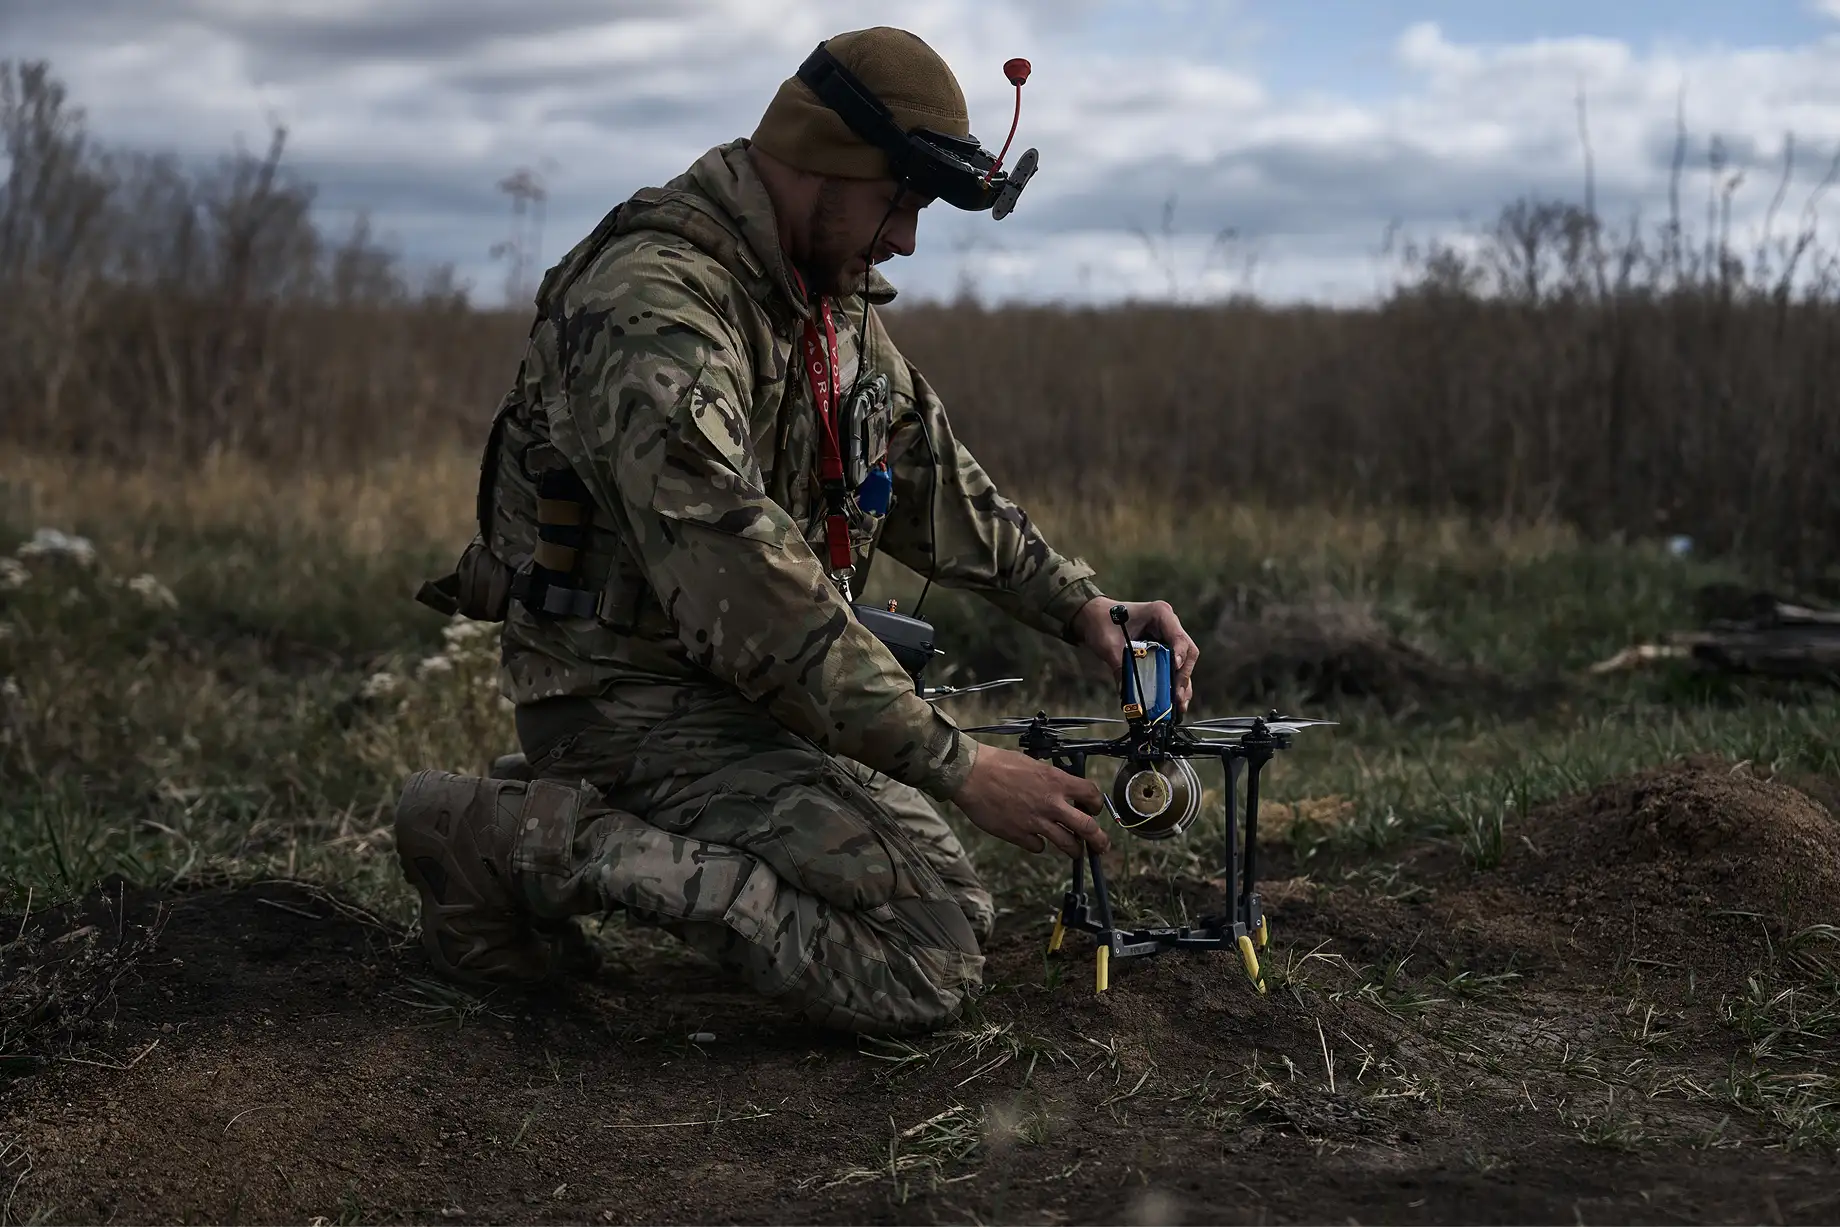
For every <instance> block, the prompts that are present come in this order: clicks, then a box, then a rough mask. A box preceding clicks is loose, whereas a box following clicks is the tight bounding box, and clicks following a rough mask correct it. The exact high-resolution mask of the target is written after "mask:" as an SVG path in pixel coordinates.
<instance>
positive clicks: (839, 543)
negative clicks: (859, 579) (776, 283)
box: [800, 282, 852, 575]
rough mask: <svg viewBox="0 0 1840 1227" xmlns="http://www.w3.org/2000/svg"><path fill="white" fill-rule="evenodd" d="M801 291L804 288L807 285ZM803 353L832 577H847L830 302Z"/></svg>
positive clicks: (812, 325) (814, 321)
mask: <svg viewBox="0 0 1840 1227" xmlns="http://www.w3.org/2000/svg"><path fill="white" fill-rule="evenodd" d="M800 288H801V289H803V288H804V286H803V282H801V283H800ZM819 320H823V322H824V336H823V338H822V339H820V338H819V336H818V321H819ZM800 352H801V355H802V360H803V363H804V366H805V376H806V378H807V379H809V380H810V381H811V402H812V404H813V405H814V406H815V407H816V408H817V410H818V425H819V427H820V429H819V432H818V433H819V468H818V478H819V480H820V481H821V482H822V484H823V486H824V497H825V503H826V507H827V512H828V514H827V515H826V516H825V520H824V543H825V545H826V546H827V547H829V552H830V556H831V573H832V574H833V575H847V574H848V573H849V572H850V571H851V570H852V567H851V565H850V563H851V556H850V523H849V520H848V519H846V518H845V516H844V499H845V491H844V480H843V446H842V443H841V441H840V440H839V439H838V438H837V416H838V410H839V405H838V403H837V402H838V401H839V400H841V399H842V397H843V393H842V389H840V388H839V387H838V386H837V366H838V362H837V326H836V325H835V324H834V323H833V322H832V320H831V304H830V300H828V299H822V298H821V299H819V300H818V305H817V310H816V311H815V312H814V313H813V316H812V317H811V318H808V319H806V321H805V339H804V341H803V343H802V344H801V346H800Z"/></svg>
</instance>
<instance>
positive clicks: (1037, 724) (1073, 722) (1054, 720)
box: [965, 716, 1124, 733]
mask: <svg viewBox="0 0 1840 1227" xmlns="http://www.w3.org/2000/svg"><path fill="white" fill-rule="evenodd" d="M1123 723H1124V721H1122V720H1120V719H1118V718H1117V717H1116V716H1011V717H1009V719H1007V720H1005V721H1003V722H1002V723H1001V724H986V725H982V726H980V727H978V728H974V729H966V730H965V732H967V733H1026V732H1028V731H1029V730H1030V729H1034V728H1048V729H1077V728H1085V727H1086V726H1088V725H1092V724H1123Z"/></svg>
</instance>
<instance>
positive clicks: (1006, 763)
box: [952, 746, 1111, 856]
mask: <svg viewBox="0 0 1840 1227" xmlns="http://www.w3.org/2000/svg"><path fill="white" fill-rule="evenodd" d="M952 802H953V804H955V805H957V806H958V808H959V809H961V810H963V811H964V812H965V816H966V817H967V818H969V819H971V821H972V822H973V823H975V824H976V825H977V827H978V829H979V830H982V831H987V832H989V833H990V834H992V835H995V836H996V837H997V838H998V839H1002V840H1007V841H1009V842H1010V843H1012V844H1015V845H1016V846H1017V847H1018V848H1023V849H1025V850H1027V851H1029V852H1041V851H1044V850H1046V847H1047V845H1048V844H1053V845H1054V846H1055V847H1056V848H1059V849H1060V850H1061V851H1062V852H1064V853H1066V854H1067V855H1068V856H1081V855H1083V854H1084V853H1085V850H1086V849H1087V848H1092V849H1093V850H1094V851H1097V852H1104V851H1105V850H1106V849H1107V848H1109V847H1111V840H1110V839H1108V838H1107V837H1106V834H1105V832H1104V831H1103V830H1101V829H1100V828H1099V824H1098V823H1097V822H1095V821H1093V815H1095V814H1098V813H1099V812H1100V811H1101V810H1102V809H1103V808H1104V801H1103V800H1102V799H1101V797H1100V794H1099V789H1098V788H1097V786H1095V785H1094V784H1093V782H1092V781H1091V780H1083V779H1081V778H1080V777H1079V776H1075V775H1069V774H1068V773H1067V772H1065V771H1062V770H1061V769H1060V768H1058V767H1055V766H1053V765H1051V764H1049V763H1045V762H1042V761H1041V760H1040V759H1038V758H1030V757H1029V756H1028V755H1026V754H1024V753H1022V752H1021V751H1019V750H1006V749H1004V748H1003V747H1001V746H979V747H978V756H977V761H976V762H975V763H973V764H972V766H971V775H970V776H969V777H967V778H966V780H965V782H964V784H963V785H962V786H961V787H960V788H959V790H958V793H957V795H956V796H954V797H953V798H952ZM1044 841H1045V842H1044Z"/></svg>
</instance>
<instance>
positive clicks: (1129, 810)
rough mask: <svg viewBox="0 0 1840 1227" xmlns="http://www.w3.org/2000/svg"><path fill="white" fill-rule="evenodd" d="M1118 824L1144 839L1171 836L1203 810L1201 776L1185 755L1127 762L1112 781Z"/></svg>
mask: <svg viewBox="0 0 1840 1227" xmlns="http://www.w3.org/2000/svg"><path fill="white" fill-rule="evenodd" d="M1111 801H1112V812H1113V816H1114V817H1116V818H1117V819H1118V824H1119V825H1120V826H1122V827H1124V828H1125V830H1127V831H1129V832H1131V834H1133V835H1136V836H1139V837H1141V838H1143V839H1172V838H1174V837H1175V836H1177V835H1180V834H1181V833H1182V832H1183V831H1186V830H1187V829H1188V828H1189V825H1190V824H1191V823H1193V822H1194V821H1195V819H1196V818H1197V817H1199V816H1200V814H1201V777H1200V776H1199V775H1197V774H1196V773H1195V766H1194V764H1193V763H1191V762H1189V761H1188V760H1187V759H1186V758H1163V759H1156V760H1154V761H1150V762H1127V763H1125V764H1124V766H1122V767H1120V768H1119V769H1118V775H1117V778H1116V779H1114V780H1113V781H1112V796H1111Z"/></svg>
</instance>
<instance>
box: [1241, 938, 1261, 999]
mask: <svg viewBox="0 0 1840 1227" xmlns="http://www.w3.org/2000/svg"><path fill="white" fill-rule="evenodd" d="M1239 957H1240V961H1241V962H1243V963H1245V964H1246V974H1247V975H1248V976H1251V977H1252V982H1253V984H1255V985H1257V986H1258V990H1259V992H1260V993H1263V992H1264V991H1265V977H1264V976H1261V975H1260V974H1259V955H1258V952H1257V951H1256V950H1254V949H1253V948H1252V939H1251V938H1250V937H1248V936H1246V935H1245V934H1244V933H1242V934H1240V935H1239Z"/></svg>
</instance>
